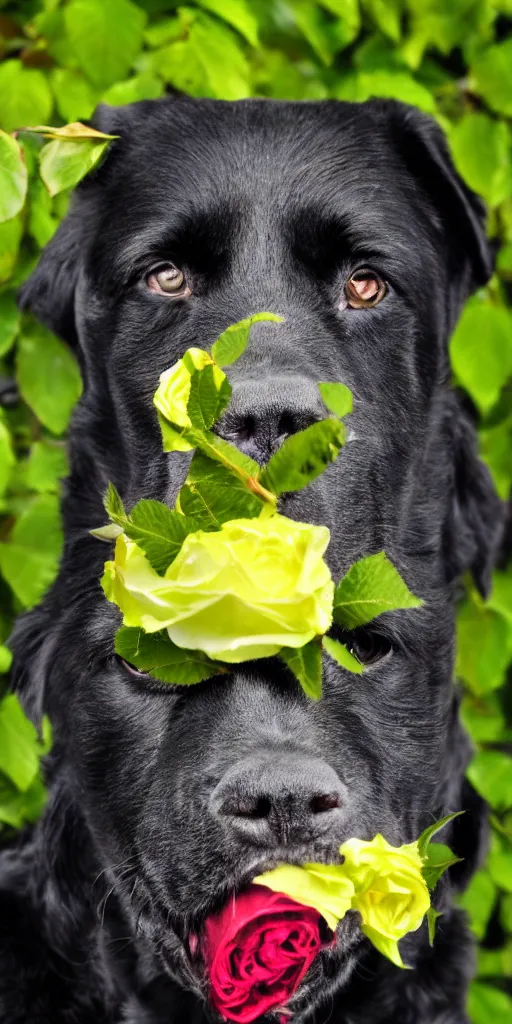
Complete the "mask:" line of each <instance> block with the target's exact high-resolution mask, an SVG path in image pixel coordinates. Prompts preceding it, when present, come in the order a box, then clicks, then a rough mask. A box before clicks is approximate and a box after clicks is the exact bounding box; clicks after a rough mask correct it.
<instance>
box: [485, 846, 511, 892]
mask: <svg viewBox="0 0 512 1024" xmlns="http://www.w3.org/2000/svg"><path fill="white" fill-rule="evenodd" d="M487 869H488V871H489V874H490V876H491V878H492V880H493V882H494V884H495V885H497V886H498V888H499V889H503V890H504V891H505V892H510V893H512V851H511V850H491V853H490V854H489V856H488V858H487Z"/></svg>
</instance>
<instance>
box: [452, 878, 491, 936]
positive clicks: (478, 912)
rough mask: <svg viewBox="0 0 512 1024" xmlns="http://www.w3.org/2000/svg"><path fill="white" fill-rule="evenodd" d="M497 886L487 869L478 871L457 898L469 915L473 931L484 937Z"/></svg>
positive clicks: (460, 905) (459, 904)
mask: <svg viewBox="0 0 512 1024" xmlns="http://www.w3.org/2000/svg"><path fill="white" fill-rule="evenodd" d="M495 903H496V886H495V885H494V883H493V881H492V879H491V877H490V875H489V874H488V872H487V871H477V872H476V874H475V875H473V878H472V879H471V881H470V883H469V886H468V888H467V889H466V890H465V892H464V893H462V895H461V896H459V897H458V898H457V904H458V906H459V907H461V908H462V910H465V911H466V913H467V914H468V916H469V922H470V926H471V931H472V932H473V934H474V935H476V937H477V938H478V939H482V938H483V937H484V935H485V932H486V930H487V924H488V922H489V920H490V917H491V914H492V911H493V908H494V904H495Z"/></svg>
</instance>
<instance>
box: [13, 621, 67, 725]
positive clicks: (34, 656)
mask: <svg viewBox="0 0 512 1024" xmlns="http://www.w3.org/2000/svg"><path fill="white" fill-rule="evenodd" d="M57 641H58V630H57V628H56V626H55V623H54V622H53V623H52V621H51V618H50V616H49V615H48V613H47V612H46V609H45V607H44V604H43V605H42V606H40V607H39V608H35V609H34V611H32V612H28V614H26V615H22V616H21V618H19V619H18V620H17V622H16V625H15V627H14V630H13V633H12V635H11V637H10V639H9V646H10V648H11V650H12V652H13V655H14V658H13V664H12V671H11V687H12V689H13V690H14V691H15V693H17V695H18V697H19V700H20V703H21V705H22V707H23V710H24V712H25V714H26V715H27V717H28V718H30V720H31V721H32V722H33V723H34V725H35V726H36V727H37V728H39V726H40V724H41V720H42V717H43V714H44V711H45V697H46V683H47V678H48V675H49V672H50V670H51V667H52V665H53V664H54V655H55V650H56V647H57Z"/></svg>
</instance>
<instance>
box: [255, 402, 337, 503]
mask: <svg viewBox="0 0 512 1024" xmlns="http://www.w3.org/2000/svg"><path fill="white" fill-rule="evenodd" d="M344 441H345V428H344V427H343V424H342V423H340V422H339V420H336V419H334V418H329V419H326V420H321V421H320V422H319V423H313V424H312V425H311V426H310V427H306V429H305V430H301V431H299V433H297V434H291V436H290V437H287V438H286V441H284V442H283V444H282V445H281V447H280V448H279V449H278V450H277V452H276V453H275V454H274V455H273V456H272V458H271V459H270V462H268V463H267V465H266V466H265V468H264V470H263V472H262V474H261V478H260V479H261V483H262V484H263V486H264V487H267V488H268V490H269V491H272V492H273V493H274V494H284V493H285V491H299V490H301V488H302V487H306V486H307V484H309V483H311V481H312V480H314V479H315V478H316V477H317V476H319V475H320V473H323V471H324V469H326V467H327V466H328V465H329V463H330V462H334V459H335V458H337V456H338V454H339V451H340V448H341V447H342V445H343V444H344Z"/></svg>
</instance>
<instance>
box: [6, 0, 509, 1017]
mask: <svg viewBox="0 0 512 1024" xmlns="http://www.w3.org/2000/svg"><path fill="white" fill-rule="evenodd" d="M167 91H171V92H172V91H183V92H187V93H189V94H191V95H193V96H213V97H219V98H221V99H230V100H236V99H240V98H243V97H246V96H269V97H273V98H277V99H323V98H325V97H334V98H338V99H347V100H356V101H361V100H365V99H366V98H368V97H369V96H386V97H393V98H395V99H399V100H404V101H406V102H408V103H413V104H415V105H416V106H418V107H420V108H421V109H422V110H424V111H427V112H428V113H430V114H433V115H434V116H435V117H436V118H437V119H438V121H439V122H440V124H441V125H442V126H443V128H444V129H445V131H446V133H447V135H448V138H449V142H450V145H451V149H452V153H453V158H454V160H455V164H456V166H457V168H458V169H459V171H460V173H461V174H462V175H463V176H464V178H465V179H466V181H467V182H468V184H469V185H470V186H471V187H472V188H473V189H475V190H476V191H477V192H479V193H480V194H481V195H482V196H483V197H484V199H485V200H486V202H487V204H488V209H489V215H488V226H489V233H490V235H491V237H492V238H494V239H495V240H496V249H497V252H498V256H497V269H496V274H495V276H494V277H493V279H492V281H491V282H490V284H489V286H488V287H487V288H486V289H485V290H482V291H481V292H480V293H479V294H478V295H477V296H476V297H474V298H473V299H471V300H470V302H469V303H468V304H467V306H466V309H465V311H464V313H463V315H462V318H461V320H460V322H459V325H458V327H457V329H456V331H455V334H454V336H453V338H452V340H451V357H452V366H453V374H454V382H455V383H456V385H457V386H458V387H459V388H461V389H463V390H464V392H465V402H466V404H467V406H468V408H470V409H471V410H472V411H473V413H474V416H475V420H476V421H477V423H478V428H479V438H480V451H481V455H482V458H483V459H485V461H486V462H487V464H488V465H489V467H490V469H491V472H492V474H493V477H494V480H495V484H496V488H497V490H498V492H499V494H500V495H501V497H502V498H503V499H507V498H509V497H510V490H511V484H512V388H511V381H512V315H511V313H510V309H509V305H508V304H509V303H510V301H511V300H512V131H511V121H510V119H511V118H512V0H319V2H317V3H315V2H312V0H255V2H252V0H197V2H196V3H191V4H189V5H187V6H181V5H179V4H178V3H172V2H169V0H139V2H132V0H19V2H15V3H9V2H8V0H0V128H2V129H4V130H5V131H7V132H12V131H14V130H15V129H17V128H20V127H22V126H24V125H36V124H54V125H60V124H64V123H66V122H69V121H73V120H78V119H85V118H88V117H89V116H90V114H91V113H92V110H93V109H94V107H95V105H96V104H97V103H98V102H99V101H100V100H101V101H103V102H106V103H113V104H122V103H130V102H133V101H135V100H139V99H146V98H156V97H159V96H162V95H163V94H164V93H165V92H167ZM31 138H32V140H33V137H29V136H27V137H25V139H27V140H28V141H26V142H24V143H23V146H24V150H25V158H26V161H27V164H28V167H29V170H31V169H32V170H33V168H34V163H35V161H37V147H36V146H35V145H34V143H33V141H32V143H31V142H30V139H31ZM66 205H67V196H66V194H65V193H61V194H60V195H58V196H56V197H55V198H53V199H52V198H50V196H49V195H48V193H47V191H46V189H45V187H44V185H43V183H42V182H41V180H40V178H39V177H38V175H37V174H31V175H30V184H29V194H28V200H27V202H26V204H25V207H24V209H23V210H22V211H21V213H19V214H18V215H17V216H15V217H13V218H11V219H10V220H8V221H5V222H3V223H0V673H4V675H2V676H0V840H1V839H3V838H5V839H7V838H8V837H9V834H10V832H11V831H12V830H13V829H16V828H19V827H20V826H22V825H23V824H24V823H25V822H27V821H32V820H34V819H35V818H36V817H37V815H38V814H39V813H40V811H41V808H42V806H43V802H44V787H43V785H42V782H41V777H40V770H39V758H40V755H41V753H42V752H43V751H44V749H45V744H46V743H47V741H48V737H47V736H44V737H43V738H38V737H37V736H36V733H35V730H34V729H33V727H32V726H31V725H30V723H28V722H27V721H26V720H25V718H24V717H23V714H22V713H21V711H20V709H19V706H18V704H17V701H16V699H15V698H14V697H13V696H4V697H3V699H2V698H1V694H2V693H3V694H5V693H6V691H7V683H8V676H7V673H8V669H9V660H10V656H9V652H8V651H7V648H6V647H5V646H3V642H4V641H5V640H6V639H7V637H8V635H9V632H10V630H11V627H12V622H13V618H14V616H16V615H17V614H19V613H20V612H22V611H24V610H25V609H27V608H32V607H33V606H34V605H35V604H37V602H38V601H39V600H40V599H41V597H42V595H43V594H44V592H45V590H46V589H47V587H48V586H49V584H50V583H51V581H52V580H53V578H54V576H55V573H56V570H57V566H58V561H59V553H60V549H61V543H62V533H61V527H60V521H59V479H60V478H61V477H62V476H64V475H65V473H66V442H65V437H66V429H67V426H68V423H69V418H70V415H71V411H72V409H73V405H74V403H75V402H76V401H77V399H78V397H79V395H80V389H81V384H80V375H79V372H78V369H77V365H76V362H75V359H74V357H73V355H72V354H71V352H70V351H69V350H68V349H67V348H66V347H65V346H64V345H63V344H62V343H61V342H60V341H59V340H58V339H56V338H55V337H54V336H53V335H51V334H49V333H48V331H46V330H45V329H44V328H42V327H40V326H39V325H38V324H37V323H35V322H34V321H33V320H32V319H31V318H30V317H28V316H24V317H20V315H19V313H18V311H17V308H16V304H15V292H16V288H17V287H18V286H19V284H20V283H21V282H22V281H23V279H24V278H25V277H26V275H27V274H28V273H29V272H30V270H31V268H32V267H33V265H34V263H35V261H36V260H37V258H38V254H39V251H40V249H41V247H42V246H44V245H45V244H46V242H48V241H49V239H50V238H51V236H52V234H53V232H54V231H55V229H56V227H57V225H58V222H59V219H60V218H61V217H62V216H63V214H64V212H65V209H66ZM511 548H512V544H511V543H510V537H509V558H510V549H511ZM511 659H512V562H509V564H508V567H507V564H506V559H505V558H504V560H503V563H502V564H501V566H500V567H499V569H497V571H496V572H495V575H494V586H493V591H492V594H491V597H490V600H489V601H488V602H487V603H486V604H485V605H484V604H483V602H482V601H481V600H480V599H479V598H478V596H477V595H476V593H475V592H474V590H473V588H472V587H471V584H470V583H469V582H468V586H467V594H466V596H465V597H464V599H463V600H462V601H461V604H460V609H459V615H458V661H457V677H458V679H459V680H460V681H461V683H462V686H463V688H464V698H463V702H462V717H463V721H464V724H465V726H466V728H467V729H468V731H469V732H470V734H471V736H472V738H473V741H474V745H475V751H476V753H475V757H474V760H473V761H472V764H471V765H470V768H469V775H470V778H471V780H472V782H473V783H474V785H475V786H476V787H477V789H478V790H479V791H480V793H482V794H483V796H484V797H485V798H486V799H487V800H488V801H489V804H490V806H491V827H492V841H491V848H490V853H489V856H488V859H487V862H486V865H485V867H484V868H483V869H482V870H481V871H480V872H479V873H478V874H477V875H476V876H475V878H474V880H473V882H472V884H471V886H470V889H469V890H468V891H467V893H466V894H465V896H464V897H463V900H462V902H463V905H464V906H465V907H466V909H467V910H468V913H469V915H470V919H471V925H472V928H473V931H474V932H475V935H476V936H477V938H478V939H479V942H480V945H479V953H478V974H477V980H476V981H475V983H474V984H473V986H472V989H471V993H470V1006H469V1009H470V1015H471V1019H472V1021H473V1022H474V1024H489V1022H491V1021H492V1022H493V1024H505V1022H507V1024H511V1022H512V997H511V995H510V992H511V990H512V756H511V752H512V715H511V711H512V685H511V681H512V673H511V670H510V662H511ZM507 679H508V686H507Z"/></svg>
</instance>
